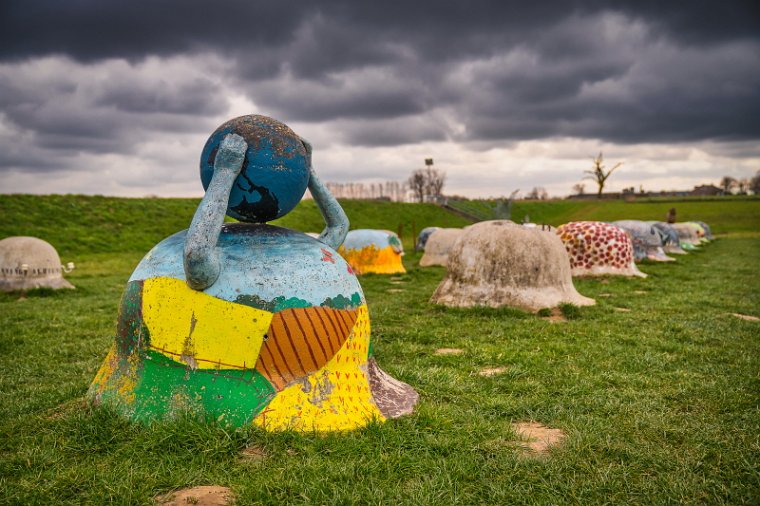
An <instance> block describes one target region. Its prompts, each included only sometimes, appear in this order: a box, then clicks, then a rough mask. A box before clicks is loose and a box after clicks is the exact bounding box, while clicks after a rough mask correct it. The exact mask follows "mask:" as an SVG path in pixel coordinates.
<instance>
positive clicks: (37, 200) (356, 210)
mask: <svg viewBox="0 0 760 506" xmlns="http://www.w3.org/2000/svg"><path fill="white" fill-rule="evenodd" d="M199 202H200V199H130V198H119V197H101V196H85V195H46V196H44V197H40V196H36V195H0V238H3V237H7V236H13V235H31V236H35V237H40V238H44V239H45V240H47V241H48V242H50V243H51V244H52V245H53V246H55V248H56V249H57V250H58V253H59V254H60V255H61V259H62V260H63V261H64V262H66V261H70V260H72V258H69V257H71V256H77V255H81V254H89V253H106V252H109V253H111V252H113V253H116V252H121V251H138V252H143V253H145V252H147V251H148V250H149V249H150V248H152V247H153V246H154V245H155V244H156V243H157V242H159V241H160V240H162V239H164V238H165V237H167V236H169V235H171V234H174V233H175V232H177V231H179V230H183V229H186V228H187V227H188V226H189V225H190V220H192V218H193V213H195V209H196V207H198V203H199ZM341 204H342V205H343V208H344V209H345V211H346V214H347V215H348V216H349V219H350V220H351V228H352V229H357V228H380V229H389V230H392V231H394V232H401V236H402V238H403V240H404V245H405V247H407V248H412V247H413V245H414V240H413V235H412V232H413V231H415V232H416V233H419V231H420V230H422V229H423V228H425V227H429V226H439V227H463V226H465V225H469V224H470V222H469V221H468V220H465V219H464V218H461V217H459V216H456V215H454V214H451V213H449V212H447V211H445V210H443V209H441V208H440V207H438V206H436V205H433V204H398V203H391V202H376V201H367V200H345V201H341ZM273 223H275V224H278V225H281V226H284V227H289V228H293V229H296V230H301V231H303V232H321V231H322V229H323V228H324V227H325V222H324V220H323V219H322V217H321V215H320V214H319V210H318V209H317V207H316V205H315V204H314V201H313V200H304V201H302V202H301V203H300V204H299V205H298V206H297V207H296V208H295V209H294V210H293V211H292V212H291V213H289V214H288V215H287V216H285V217H283V218H282V219H280V220H277V221H275V222H273ZM64 257H65V258H64Z"/></svg>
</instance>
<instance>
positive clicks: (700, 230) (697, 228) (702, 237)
mask: <svg viewBox="0 0 760 506" xmlns="http://www.w3.org/2000/svg"><path fill="white" fill-rule="evenodd" d="M685 224H686V225H687V226H689V227H691V229H692V230H694V233H695V234H696V236H697V238H698V239H699V243H700V244H704V243H708V242H710V239H708V238H707V231H706V230H705V227H703V226H702V224H701V223H699V222H697V221H687V222H685Z"/></svg>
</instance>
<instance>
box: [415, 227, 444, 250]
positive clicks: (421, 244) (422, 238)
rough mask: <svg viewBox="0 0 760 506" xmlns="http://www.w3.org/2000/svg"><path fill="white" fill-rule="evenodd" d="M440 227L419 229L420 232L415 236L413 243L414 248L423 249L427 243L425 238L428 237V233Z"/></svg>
mask: <svg viewBox="0 0 760 506" xmlns="http://www.w3.org/2000/svg"><path fill="white" fill-rule="evenodd" d="M440 229H441V227H425V228H423V229H422V230H420V233H419V235H418V236H417V241H416V242H415V243H414V250H415V251H425V245H426V244H427V240H428V239H429V238H430V234H432V233H433V232H435V231H436V230H440Z"/></svg>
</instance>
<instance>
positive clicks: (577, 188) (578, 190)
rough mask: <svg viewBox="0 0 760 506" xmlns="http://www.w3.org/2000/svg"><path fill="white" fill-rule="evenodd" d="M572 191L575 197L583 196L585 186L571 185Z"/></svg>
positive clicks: (580, 184)
mask: <svg viewBox="0 0 760 506" xmlns="http://www.w3.org/2000/svg"><path fill="white" fill-rule="evenodd" d="M573 191H574V192H575V194H576V195H583V194H584V193H585V192H586V185H585V184H583V183H578V184H575V185H573Z"/></svg>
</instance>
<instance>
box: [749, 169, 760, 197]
mask: <svg viewBox="0 0 760 506" xmlns="http://www.w3.org/2000/svg"><path fill="white" fill-rule="evenodd" d="M749 189H750V191H751V192H752V193H754V194H755V195H760V170H758V171H757V172H756V173H755V175H754V176H752V179H750V180H749Z"/></svg>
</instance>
